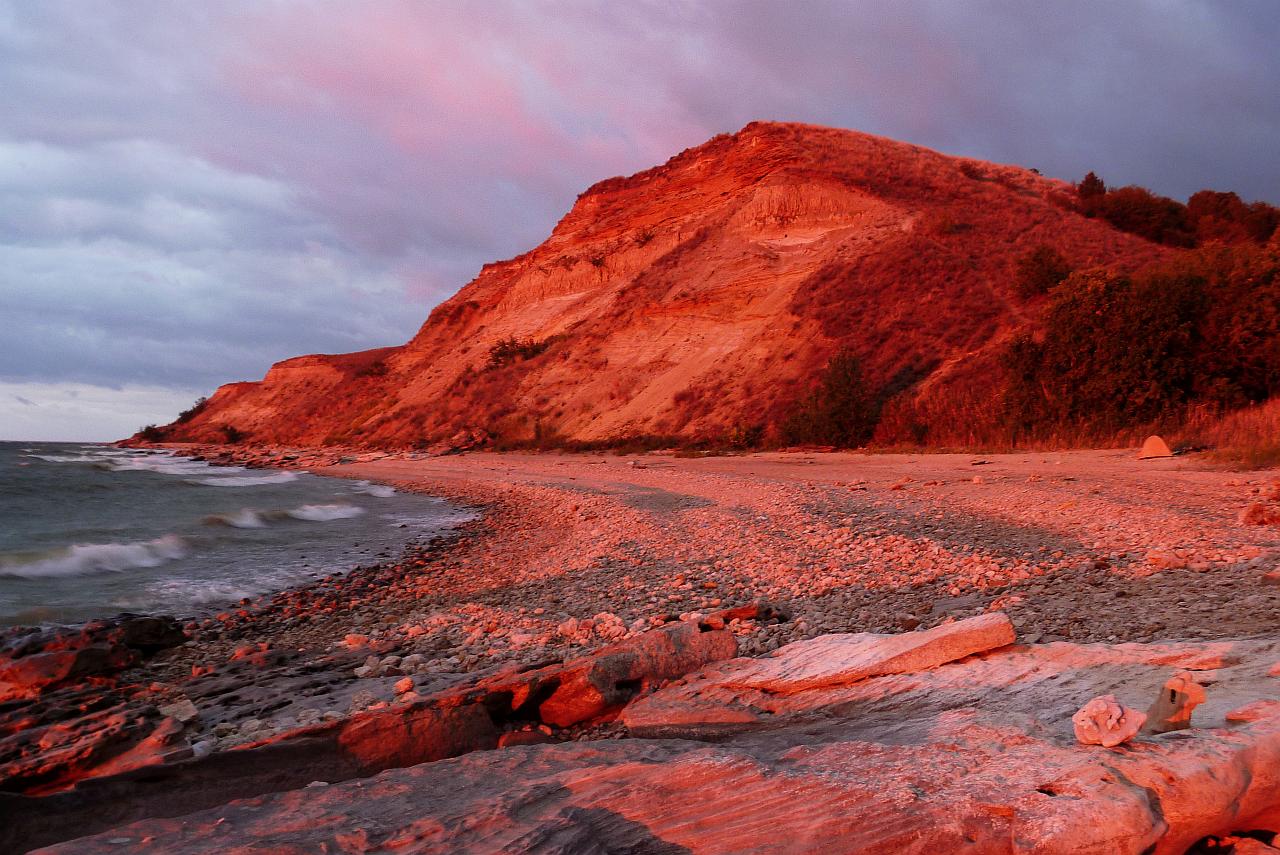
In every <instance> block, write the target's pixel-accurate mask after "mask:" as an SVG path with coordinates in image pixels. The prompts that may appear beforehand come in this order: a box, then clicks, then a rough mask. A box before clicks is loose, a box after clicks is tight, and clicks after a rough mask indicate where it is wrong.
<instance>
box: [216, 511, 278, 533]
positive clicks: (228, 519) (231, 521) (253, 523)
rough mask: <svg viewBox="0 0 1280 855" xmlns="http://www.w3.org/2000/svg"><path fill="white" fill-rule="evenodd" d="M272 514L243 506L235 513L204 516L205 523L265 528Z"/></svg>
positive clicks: (232, 526)
mask: <svg viewBox="0 0 1280 855" xmlns="http://www.w3.org/2000/svg"><path fill="white" fill-rule="evenodd" d="M270 516H271V514H267V515H263V514H260V513H258V512H257V511H254V510H250V509H249V508H241V509H240V510H238V511H236V512H235V513H234V514H213V515H211V516H207V517H205V518H204V523H205V525H225V526H230V527H231V528H263V527H264V526H266V524H267V519H268V518H269V517H270Z"/></svg>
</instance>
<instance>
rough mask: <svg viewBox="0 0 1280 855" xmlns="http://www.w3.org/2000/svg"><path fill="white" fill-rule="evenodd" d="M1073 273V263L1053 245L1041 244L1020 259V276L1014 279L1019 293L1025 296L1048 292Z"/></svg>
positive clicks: (1035, 295) (1036, 295) (1029, 296)
mask: <svg viewBox="0 0 1280 855" xmlns="http://www.w3.org/2000/svg"><path fill="white" fill-rule="evenodd" d="M1070 275H1071V265H1070V264H1068V263H1067V260H1066V259H1065V258H1063V257H1062V254H1061V253H1059V252H1058V251H1057V250H1055V249H1054V248H1053V247H1051V246H1046V245H1044V244H1041V245H1040V246H1038V247H1036V248H1035V249H1033V250H1031V251H1030V252H1029V253H1027V254H1026V255H1024V256H1023V257H1022V258H1020V259H1018V277H1017V279H1016V280H1015V281H1014V287H1015V290H1016V291H1017V292H1018V295H1019V296H1021V297H1025V298H1031V297H1038V296H1040V295H1041V294H1048V293H1049V292H1050V291H1051V290H1053V289H1054V288H1055V287H1056V286H1057V285H1058V284H1059V283H1060V282H1062V280H1064V279H1066V278H1067V277H1068V276H1070Z"/></svg>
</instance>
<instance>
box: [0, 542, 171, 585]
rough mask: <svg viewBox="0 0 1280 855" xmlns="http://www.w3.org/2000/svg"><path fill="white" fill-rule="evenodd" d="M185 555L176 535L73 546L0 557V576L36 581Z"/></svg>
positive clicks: (149, 564) (161, 561)
mask: <svg viewBox="0 0 1280 855" xmlns="http://www.w3.org/2000/svg"><path fill="white" fill-rule="evenodd" d="M186 554H187V545H186V543H185V542H184V541H183V539H182V538H180V537H178V536H177V535H176V534H169V535H165V536H164V537H159V538H156V539H155V540H148V541H144V542H140V543H77V544H76V545H74V546H67V547H63V548H62V549H54V550H50V551H49V552H45V553H41V554H36V555H32V554H27V555H25V556H23V555H17V556H12V555H11V556H8V557H0V576H18V577H22V578H26V579H39V578H45V577H50V576H83V575H85V574H87V573H102V572H116V573H119V572H121V571H124V570H132V569H134V568H139V567H159V566H160V565H161V564H164V563H166V562H168V561H175V560H177V559H179V558H182V557H183V556H185V555H186Z"/></svg>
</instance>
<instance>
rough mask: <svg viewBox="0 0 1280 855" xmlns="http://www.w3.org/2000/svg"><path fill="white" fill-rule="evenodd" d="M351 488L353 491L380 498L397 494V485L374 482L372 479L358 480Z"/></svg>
mask: <svg viewBox="0 0 1280 855" xmlns="http://www.w3.org/2000/svg"><path fill="white" fill-rule="evenodd" d="M351 490H352V492H355V493H362V494H364V495H366V496H373V497H375V498H378V499H390V498H391V497H392V496H394V495H395V494H396V489H395V487H389V486H387V485H386V484H374V483H373V482H372V481H357V482H356V483H355V486H353V487H352V488H351Z"/></svg>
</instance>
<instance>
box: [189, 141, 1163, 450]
mask: <svg viewBox="0 0 1280 855" xmlns="http://www.w3.org/2000/svg"><path fill="white" fill-rule="evenodd" d="M1070 193H1071V188H1070V187H1069V186H1068V185H1067V184H1065V183H1063V182H1060V181H1054V180H1049V179H1046V178H1043V177H1041V176H1039V175H1037V174H1035V173H1033V172H1031V171H1029V170H1026V169H1021V168H1018V167H1011V166H1000V165H995V164H990V163H984V162H980V161H973V160H966V159H962V158H954V157H948V156H945V155H942V154H938V153H936V152H933V151H929V150H927V149H923V148H919V147H916V146H912V145H907V144H904V143H899V142H894V141H892V140H887V139H883V138H879V137H874V136H870V135H867V134H861V133H857V132H853V131H845V130H836V129H831V128H820V127H813V126H807V125H796V124H762V123H755V124H751V125H748V126H747V127H745V128H744V129H743V130H742V131H740V132H739V133H737V134H733V135H725V136H720V137H716V138H714V139H712V140H710V141H709V142H707V143H705V144H704V145H701V146H699V147H697V148H693V149H690V150H688V151H685V152H683V153H681V154H679V155H677V156H676V157H674V158H672V159H671V160H670V161H668V162H667V163H666V164H664V165H662V166H659V167H655V168H653V169H650V170H647V171H645V172H641V173H638V174H636V175H633V176H630V177H628V178H613V179H609V180H607V181H603V182H600V183H599V184H596V185H595V186H593V187H591V188H590V189H588V190H587V191H586V192H585V193H583V194H582V195H581V196H580V197H579V198H578V200H577V202H576V204H575V205H574V207H573V209H572V210H571V211H570V212H569V213H568V214H567V215H566V216H565V217H564V219H562V220H561V221H560V223H559V224H558V225H557V226H556V228H555V230H554V231H553V232H552V234H551V236H550V237H549V238H548V239H547V240H546V241H545V242H544V243H543V244H541V245H540V246H538V247H537V248H535V249H533V250H532V251H530V252H528V253H525V254H524V255H521V256H518V257H516V258H513V259H511V260H508V261H503V262H498V263H494V264H489V265H486V266H485V267H484V268H483V269H482V270H481V272H480V275H479V276H477V277H476V278H475V279H474V280H473V281H472V282H470V283H469V284H468V285H466V286H465V287H464V288H462V290H460V291H459V292H458V294H456V295H455V296H454V297H453V298H452V299H450V300H448V301H446V302H445V303H443V304H441V305H440V306H438V307H437V308H436V309H435V310H434V311H433V312H432V313H431V316H430V317H429V318H428V319H427V321H426V323H425V324H424V325H423V326H422V328H421V329H420V330H419V332H418V334H417V335H416V336H414V338H413V339H412V340H411V341H409V342H408V343H407V344H405V345H403V346H401V347H396V348H385V349H381V350H377V351H366V352H364V353H356V354H346V355H340V356H305V357H299V358H296V359H290V360H286V361H284V362H281V363H279V364H277V365H275V366H273V367H272V369H271V370H270V371H269V372H268V373H267V376H266V377H265V378H264V379H263V380H262V381H260V382H257V383H234V384H229V385H227V386H224V387H222V388H221V389H219V390H218V391H217V393H216V394H215V395H213V396H212V398H211V400H210V402H209V404H208V405H207V406H206V407H205V408H204V410H203V411H202V412H200V413H199V414H198V415H196V416H195V417H194V418H192V419H190V420H189V421H187V422H185V423H183V424H179V425H175V426H173V428H172V429H171V432H170V436H169V438H170V439H172V440H201V441H208V440H217V439H219V438H220V437H221V435H222V430H223V426H231V427H234V428H235V429H236V430H237V431H240V432H243V433H245V434H247V435H248V436H249V437H250V438H251V439H252V440H253V441H255V442H276V443H291V444H319V443H344V444H356V445H362V444H367V445H375V446H410V445H414V444H420V443H425V442H428V441H431V440H434V439H438V438H441V437H445V436H449V435H452V434H453V433H455V432H457V431H458V430H460V429H463V428H483V429H485V430H487V431H489V432H490V433H491V434H493V435H495V436H498V437H502V438H506V439H526V438H532V437H534V436H535V435H540V436H542V437H547V436H550V435H556V436H561V437H564V438H566V439H574V440H603V439H614V438H623V437H629V436H637V435H643V434H655V435H669V436H681V437H686V438H699V437H713V436H716V435H718V434H721V433H723V432H724V431H726V430H728V429H730V428H733V427H735V426H747V425H761V426H764V427H766V428H767V427H768V426H769V425H776V424H777V423H778V422H779V421H780V419H781V418H782V417H783V415H784V414H785V412H786V410H787V408H788V407H789V406H790V405H791V404H792V402H794V400H795V399H796V398H797V397H799V396H800V395H801V394H802V393H803V392H804V391H805V390H806V388H807V387H808V384H809V383H811V382H812V380H813V378H814V376H815V374H816V373H817V371H818V370H819V369H820V367H821V365H822V364H823V363H824V362H825V360H826V359H827V358H828V357H829V356H830V355H831V354H832V353H834V352H835V351H836V350H837V349H838V348H841V347H848V348H851V349H852V350H854V351H855V352H856V353H857V354H858V355H859V356H860V357H861V359H862V362H863V365H864V368H865V370H866V372H867V374H868V376H869V378H870V379H871V381H872V382H873V383H875V384H877V385H878V386H880V387H882V388H885V387H890V388H892V389H895V390H896V389H898V388H903V389H905V390H906V391H905V392H903V393H902V394H906V395H913V396H921V395H923V396H929V395H933V396H939V395H946V394H949V392H947V390H949V389H952V388H953V387H955V388H960V387H963V388H964V389H965V390H967V391H966V394H977V395H981V394H983V392H984V391H985V392H990V391H991V390H992V388H993V385H992V384H993V382H994V380H993V376H994V372H992V371H991V370H989V369H990V368H991V367H992V365H993V360H994V354H995V352H996V348H997V347H998V345H999V344H1000V343H1001V342H1002V341H1003V340H1004V338H1005V337H1006V336H1007V335H1008V334H1009V333H1010V332H1011V331H1013V330H1015V329H1017V328H1020V327H1023V326H1025V325H1026V324H1028V323H1033V322H1034V306H1030V307H1029V306H1027V305H1025V304H1024V303H1023V301H1021V300H1020V299H1019V298H1017V297H1016V296H1015V295H1014V291H1013V278H1014V276H1013V271H1014V266H1015V264H1016V261H1017V259H1018V258H1020V257H1021V256H1023V255H1025V254H1026V252H1027V251H1029V250H1030V249H1031V248H1033V247H1034V246H1036V245H1038V244H1041V243H1047V244H1049V245H1052V246H1054V247H1055V248H1057V249H1058V250H1059V251H1060V252H1062V253H1063V254H1064V255H1066V256H1067V257H1068V258H1069V259H1070V260H1071V261H1072V262H1073V263H1074V264H1075V265H1076V266H1089V265H1095V264H1122V265H1135V264H1138V263H1141V262H1142V261H1144V260H1147V259H1150V258H1152V257H1154V256H1155V255H1156V254H1157V253H1159V252H1160V251H1161V250H1160V249H1159V248H1157V247H1155V246H1153V245H1151V244H1149V243H1147V242H1145V241H1143V240H1141V239H1138V238H1135V237H1132V236H1130V235H1125V234H1122V233H1120V232H1117V231H1115V230H1113V229H1112V228H1110V227H1109V226H1107V225H1106V224H1105V223H1101V222H1099V221H1095V220H1089V219H1086V218H1084V217H1082V216H1080V215H1079V214H1077V213H1075V212H1073V211H1071V210H1070V209H1069V205H1068V204H1067V200H1068V199H1069V195H1070ZM509 338H515V339H519V340H521V341H527V342H534V343H538V344H539V345H545V349H544V350H542V351H541V352H540V353H538V354H537V355H534V356H532V357H530V358H525V359H516V360H514V361H512V362H511V363H509V364H506V365H503V366H501V367H496V368H495V367H490V365H489V357H490V349H491V348H492V347H493V346H494V345H495V344H496V343H498V342H499V341H502V340H504V339H509Z"/></svg>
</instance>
